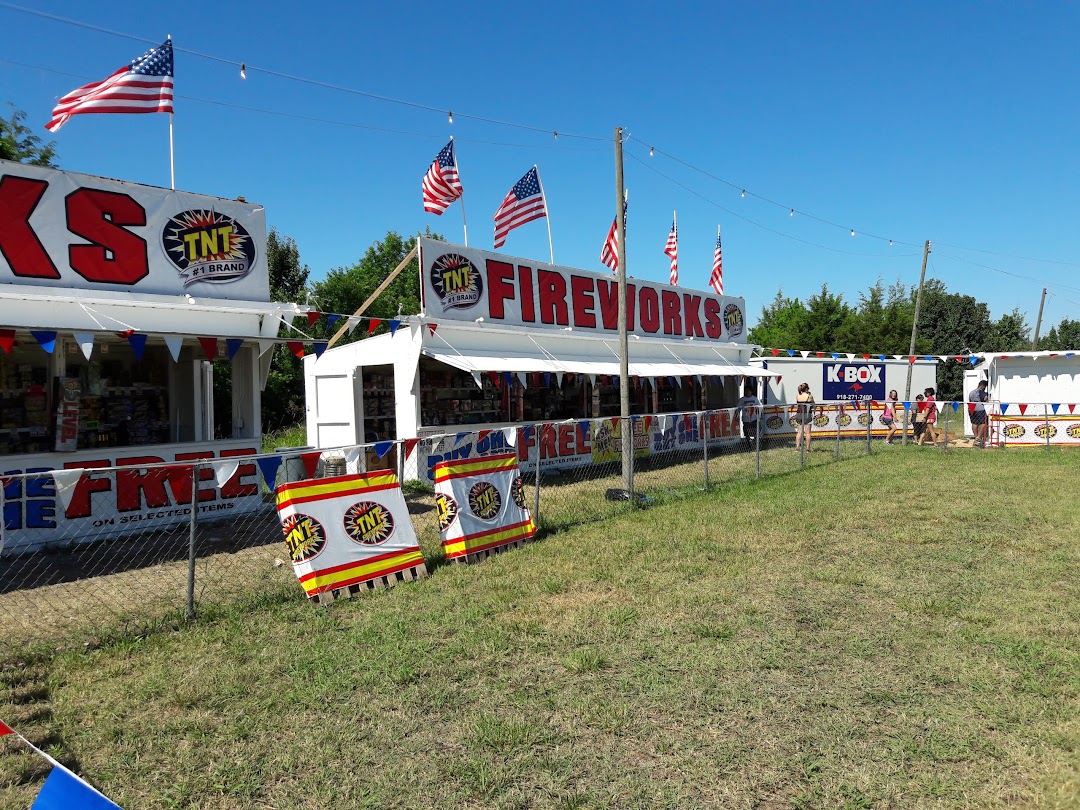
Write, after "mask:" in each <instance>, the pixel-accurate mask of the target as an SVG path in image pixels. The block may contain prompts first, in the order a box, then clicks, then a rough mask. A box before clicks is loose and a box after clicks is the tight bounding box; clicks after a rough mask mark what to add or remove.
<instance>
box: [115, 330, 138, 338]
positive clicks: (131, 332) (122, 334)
mask: <svg viewBox="0 0 1080 810" xmlns="http://www.w3.org/2000/svg"><path fill="white" fill-rule="evenodd" d="M134 334H135V330H134V329H125V330H124V331H123V332H117V333H116V336H117V337H118V338H124V340H127V339H128V338H129V337H131V336H132V335H134Z"/></svg>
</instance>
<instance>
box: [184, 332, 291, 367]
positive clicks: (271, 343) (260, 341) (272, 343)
mask: <svg viewBox="0 0 1080 810" xmlns="http://www.w3.org/2000/svg"><path fill="white" fill-rule="evenodd" d="M260 343H261V341H260ZM270 345H271V346H273V345H274V344H273V343H270ZM165 346H166V347H168V349H169V354H170V355H171V356H172V359H173V362H174V363H178V362H179V361H180V349H182V348H183V346H184V339H183V338H182V337H180V336H179V335H166V336H165Z"/></svg>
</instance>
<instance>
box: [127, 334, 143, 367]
mask: <svg viewBox="0 0 1080 810" xmlns="http://www.w3.org/2000/svg"><path fill="white" fill-rule="evenodd" d="M128 343H129V344H130V345H131V350H132V351H133V352H135V360H136V361H141V360H142V356H143V351H145V349H146V335H140V334H137V333H134V332H133V333H132V334H130V335H128Z"/></svg>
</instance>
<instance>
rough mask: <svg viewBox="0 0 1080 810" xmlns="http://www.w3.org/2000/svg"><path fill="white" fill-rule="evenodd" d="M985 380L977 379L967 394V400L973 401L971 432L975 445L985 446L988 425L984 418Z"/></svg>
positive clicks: (986, 398) (987, 396) (987, 397)
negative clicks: (976, 382) (977, 381)
mask: <svg viewBox="0 0 1080 810" xmlns="http://www.w3.org/2000/svg"><path fill="white" fill-rule="evenodd" d="M989 398H990V397H989V395H988V394H987V393H986V380H979V384H978V385H977V386H976V387H975V390H974V391H972V392H971V393H969V394H968V402H969V403H973V407H971V408H970V410H971V432H972V433H973V434H974V435H975V442H974V444H975V446H976V447H986V431H987V428H988V427H989V426H988V424H987V418H986V400H988V399H989Z"/></svg>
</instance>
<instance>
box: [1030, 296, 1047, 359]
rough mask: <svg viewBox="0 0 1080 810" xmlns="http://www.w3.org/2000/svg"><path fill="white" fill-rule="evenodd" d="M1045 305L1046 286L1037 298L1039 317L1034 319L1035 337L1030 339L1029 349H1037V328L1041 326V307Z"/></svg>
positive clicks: (1035, 350) (1034, 350)
mask: <svg viewBox="0 0 1080 810" xmlns="http://www.w3.org/2000/svg"><path fill="white" fill-rule="evenodd" d="M1045 305H1046V287H1043V294H1042V298H1040V299H1039V317H1038V318H1036V319H1035V337H1034V339H1033V340H1032V341H1031V350H1032V351H1033V352H1037V351H1038V350H1039V328H1040V327H1041V326H1042V313H1043V307H1044V306H1045Z"/></svg>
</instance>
